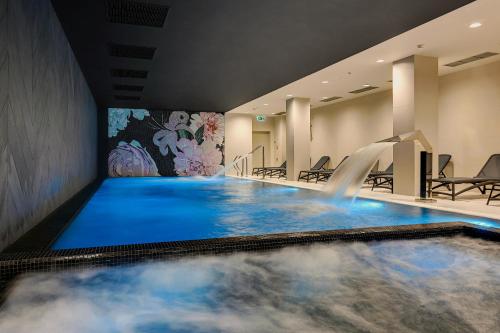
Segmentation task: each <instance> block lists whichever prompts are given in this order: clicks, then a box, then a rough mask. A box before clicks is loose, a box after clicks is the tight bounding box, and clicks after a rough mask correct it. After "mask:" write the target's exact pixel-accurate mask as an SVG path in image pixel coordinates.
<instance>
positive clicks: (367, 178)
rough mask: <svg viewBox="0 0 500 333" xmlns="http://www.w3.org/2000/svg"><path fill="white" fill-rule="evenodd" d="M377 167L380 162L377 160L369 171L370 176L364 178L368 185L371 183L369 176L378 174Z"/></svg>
mask: <svg viewBox="0 0 500 333" xmlns="http://www.w3.org/2000/svg"><path fill="white" fill-rule="evenodd" d="M379 165H380V161H378V160H377V162H376V163H375V164H374V165H373V168H372V169H371V170H370V174H369V175H368V177H366V180H365V183H368V184H369V183H370V181H371V179H370V178H369V176H370V175H373V174H375V173H377V172H379V169H378V167H379Z"/></svg>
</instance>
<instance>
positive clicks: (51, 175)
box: [0, 0, 97, 249]
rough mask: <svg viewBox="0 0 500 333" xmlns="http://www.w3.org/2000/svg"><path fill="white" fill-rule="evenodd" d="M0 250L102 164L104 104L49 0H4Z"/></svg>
mask: <svg viewBox="0 0 500 333" xmlns="http://www.w3.org/2000/svg"><path fill="white" fill-rule="evenodd" d="M0 108H1V112H2V113H1V114H0V126H1V127H0V158H1V161H0V186H1V190H0V208H1V210H0V249H2V248H4V247H5V246H7V245H8V244H10V243H12V242H13V241H14V240H15V239H17V238H18V237H19V236H20V235H22V234H23V233H24V232H26V231H27V230H29V229H30V228H31V227H33V226H34V225H35V224H36V223H37V222H38V221H40V220H41V219H43V218H44V217H45V216H47V215H48V214H49V213H50V212H51V211H53V210H54V209H55V208H57V207H58V206H59V205H60V204H62V203H63V202H64V201H66V200H67V199H69V198H70V197H71V196H73V195H74V194H75V193H76V192H78V191H79V190H80V189H82V188H83V187H84V186H85V185H87V184H88V183H90V182H91V181H93V180H94V179H95V177H96V170H97V162H96V158H97V120H96V116H97V108H96V105H95V102H94V99H93V97H92V94H91V93H90V90H89V88H88V86H87V83H86V81H85V78H84V77H83V74H82V72H81V70H80V67H79V65H78V63H77V62H76V59H75V57H74V55H73V52H72V50H71V47H70V46H69V44H68V41H67V39H66V36H65V34H64V32H63V30H62V28H61V25H60V23H59V20H58V19H57V16H56V14H55V12H54V10H53V8H52V5H51V3H50V0H0Z"/></svg>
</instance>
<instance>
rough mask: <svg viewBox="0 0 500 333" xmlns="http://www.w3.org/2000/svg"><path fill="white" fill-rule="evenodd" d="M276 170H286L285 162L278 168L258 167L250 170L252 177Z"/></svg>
mask: <svg viewBox="0 0 500 333" xmlns="http://www.w3.org/2000/svg"><path fill="white" fill-rule="evenodd" d="M276 168H286V161H285V162H283V163H282V164H281V165H280V166H279V167H258V168H253V169H252V176H253V175H255V176H259V175H262V174H263V173H265V170H266V169H276Z"/></svg>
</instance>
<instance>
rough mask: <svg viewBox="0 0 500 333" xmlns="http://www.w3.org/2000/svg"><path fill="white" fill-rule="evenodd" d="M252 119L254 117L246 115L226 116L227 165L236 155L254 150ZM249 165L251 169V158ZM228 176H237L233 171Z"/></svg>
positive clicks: (225, 150) (225, 152)
mask: <svg viewBox="0 0 500 333" xmlns="http://www.w3.org/2000/svg"><path fill="white" fill-rule="evenodd" d="M252 118H253V116H251V115H245V114H229V113H228V114H226V116H225V133H226V134H225V135H226V138H225V140H226V141H225V146H224V154H225V164H226V165H229V163H231V162H232V161H233V159H234V157H235V156H236V155H243V154H246V153H248V152H249V151H251V150H252ZM248 165H249V169H251V165H252V160H251V158H250V159H249V161H248ZM249 171H251V170H249ZM226 174H229V175H235V174H236V171H235V170H234V169H232V170H229V171H228V172H227V173H226Z"/></svg>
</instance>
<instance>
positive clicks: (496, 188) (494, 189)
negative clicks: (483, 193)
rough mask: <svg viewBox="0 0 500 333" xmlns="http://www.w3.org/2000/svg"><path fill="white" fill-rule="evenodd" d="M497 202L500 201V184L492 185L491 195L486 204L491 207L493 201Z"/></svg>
mask: <svg viewBox="0 0 500 333" xmlns="http://www.w3.org/2000/svg"><path fill="white" fill-rule="evenodd" d="M495 192H498V193H495ZM495 200H496V201H500V182H499V183H495V184H493V185H491V191H490V195H489V196H488V201H487V202H486V204H487V205H489V204H490V202H491V201H495Z"/></svg>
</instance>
